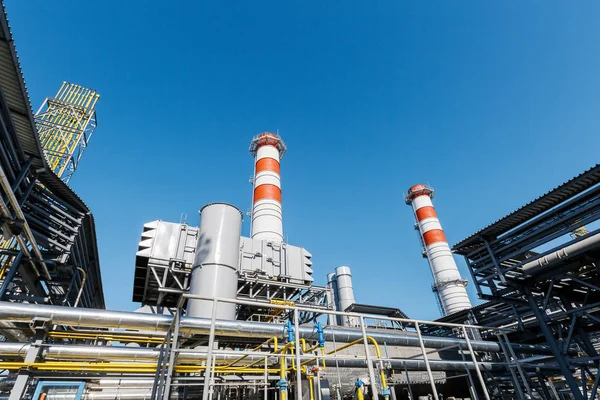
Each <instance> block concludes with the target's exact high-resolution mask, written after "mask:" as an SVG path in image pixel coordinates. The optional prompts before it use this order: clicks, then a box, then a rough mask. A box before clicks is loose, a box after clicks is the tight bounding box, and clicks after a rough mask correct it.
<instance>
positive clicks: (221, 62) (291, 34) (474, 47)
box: [6, 0, 600, 319]
mask: <svg viewBox="0 0 600 400" xmlns="http://www.w3.org/2000/svg"><path fill="white" fill-rule="evenodd" d="M225 4H226V5H225ZM6 5H7V11H8V16H9V20H10V22H11V25H12V28H13V32H14V37H15V41H16V45H17V50H18V52H19V56H20V60H21V63H22V67H23V72H24V74H25V79H26V82H27V87H28V89H29V93H30V96H31V100H32V103H33V105H34V108H36V109H37V107H38V105H39V104H40V103H41V102H42V100H43V98H44V97H45V96H47V95H52V94H54V93H55V92H56V90H57V89H58V87H59V86H60V84H61V83H62V81H63V80H66V81H71V82H74V83H78V84H80V85H83V86H87V87H92V88H95V89H97V90H98V91H99V92H100V94H101V99H100V102H99V105H98V119H99V126H98V129H97V131H96V136H95V137H94V138H93V139H92V142H91V145H90V147H89V149H88V150H87V153H86V154H85V156H84V159H83V161H82V163H81V166H80V169H79V170H78V171H77V172H76V174H75V176H74V178H73V179H72V181H71V183H72V186H73V188H74V189H75V190H76V191H77V193H78V194H79V195H80V196H81V197H82V198H83V199H84V200H85V202H86V203H87V204H88V205H89V206H90V208H91V209H92V211H93V213H94V216H95V218H96V224H97V230H98V241H99V246H100V258H101V265H102V274H103V278H104V288H105V292H106V293H105V294H106V298H107V305H108V307H109V308H112V309H134V308H136V305H135V304H133V303H132V302H131V291H132V289H131V284H132V280H133V268H134V259H135V252H136V249H137V243H138V241H139V238H140V233H141V230H142V225H143V224H144V223H145V222H148V221H152V220H155V219H164V220H169V221H179V219H180V215H181V214H182V213H187V214H188V216H189V217H188V221H189V222H190V223H192V224H197V223H198V214H197V210H198V209H199V208H200V207H202V206H203V205H204V204H206V203H208V202H214V201H226V202H230V203H233V204H235V205H237V206H238V207H240V208H241V209H242V210H244V211H245V210H246V209H248V208H249V206H250V201H251V187H250V184H249V183H248V177H249V176H250V175H251V174H252V168H253V167H252V158H251V156H250V155H249V154H248V152H247V148H248V145H249V142H250V138H251V137H252V136H253V135H254V134H256V133H259V132H261V131H265V130H275V129H279V130H280V133H281V135H282V136H283V137H284V139H285V140H286V142H287V144H288V149H289V151H288V153H287V154H286V156H285V157H284V159H283V163H282V180H283V203H284V229H285V233H286V235H287V237H288V239H289V242H290V243H292V244H294V245H299V246H304V247H306V248H307V249H308V250H309V251H310V252H311V253H312V254H313V256H314V270H315V278H316V281H317V283H319V284H324V283H325V275H326V273H327V272H330V271H331V270H333V268H334V267H336V266H337V265H342V264H347V265H350V266H351V267H352V271H353V274H354V285H355V290H356V297H357V300H358V301H360V302H364V303H372V304H381V305H386V306H394V307H399V308H401V309H403V310H404V311H405V312H406V313H407V314H408V315H409V316H411V317H418V318H431V319H432V318H436V317H438V311H437V306H436V304H435V301H434V297H433V294H432V293H431V289H430V286H431V276H430V272H429V267H428V265H427V262H426V261H425V260H424V259H422V258H421V255H420V248H419V245H418V242H417V237H416V234H415V232H414V231H413V216H412V212H411V210H410V208H409V207H408V206H406V205H405V204H404V200H403V194H404V192H405V191H406V189H407V188H408V187H409V186H411V185H413V184H415V183H421V182H428V183H430V184H431V185H432V186H434V187H435V189H436V199H435V200H434V202H435V206H436V207H437V210H438V215H439V216H440V219H441V222H442V225H443V226H444V228H445V230H446V236H447V237H448V239H449V241H450V243H451V244H453V243H456V242H457V241H459V240H461V239H463V238H464V237H466V236H468V235H470V234H471V233H473V232H475V231H476V230H478V229H479V228H481V227H483V226H485V225H487V224H488V223H491V222H493V221H494V220H496V219H498V218H499V217H501V216H503V215H505V214H506V213H508V212H510V211H512V210H513V209H515V208H517V207H519V206H520V205H521V204H524V203H525V202H527V201H529V200H531V199H533V198H534V197H536V196H537V195H540V194H542V193H544V192H546V191H547V190H549V189H551V188H552V187H554V186H556V185H558V184H560V183H561V182H563V181H565V180H567V179H569V178H571V177H572V176H574V175H576V174H578V173H580V172H581V171H583V170H584V169H587V168H589V167H590V166H592V165H593V164H595V163H597V162H598V160H599V157H598V151H599V150H598V149H599V147H600V135H599V134H598V126H599V122H600V112H599V111H600V74H599V71H600V26H599V25H598V16H599V15H600V14H599V11H600V3H598V2H592V1H589V2H552V1H550V2H547V1H531V2H516V1H515V2H500V1H493V2H492V1H484V2H481V1H444V2H437V1H427V2H422V1H410V2H405V1H398V0H390V1H362V2H357V1H252V2H250V1H246V2H227V3H223V2H203V1H200V2H188V3H187V4H184V3H183V2H179V1H167V2H165V1H162V2H141V1H119V2H113V1H102V2H88V1H80V2H62V3H61V2H58V3H57V2H48V1H33V2H23V1H17V0H6ZM248 227H249V224H248V221H247V218H246V221H245V222H244V234H248ZM457 261H458V264H459V267H460V268H461V271H462V273H463V274H464V275H465V276H467V275H468V271H467V270H466V266H465V265H464V263H463V261H462V260H460V259H459V260H457ZM470 289H471V290H470V292H471V295H472V298H473V300H475V294H474V293H473V288H472V287H471V286H470Z"/></svg>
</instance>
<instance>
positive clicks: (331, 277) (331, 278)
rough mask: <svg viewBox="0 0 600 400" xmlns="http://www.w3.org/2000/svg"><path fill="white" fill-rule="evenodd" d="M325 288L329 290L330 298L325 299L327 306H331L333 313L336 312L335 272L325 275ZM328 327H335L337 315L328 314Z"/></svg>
mask: <svg viewBox="0 0 600 400" xmlns="http://www.w3.org/2000/svg"><path fill="white" fill-rule="evenodd" d="M327 287H328V288H329V293H330V298H329V299H327V300H328V301H327V302H328V304H329V305H332V306H333V310H334V311H338V304H337V281H336V279H335V272H332V273H330V274H327ZM327 321H328V323H329V325H337V315H333V314H329V315H328V316H327Z"/></svg>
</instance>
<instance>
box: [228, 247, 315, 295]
mask: <svg viewBox="0 0 600 400" xmlns="http://www.w3.org/2000/svg"><path fill="white" fill-rule="evenodd" d="M241 240H242V241H241V247H242V260H241V264H240V273H242V274H251V275H255V274H256V275H263V276H265V277H269V278H272V277H276V278H281V279H284V280H286V281H288V282H292V283H299V284H311V283H312V282H313V281H314V279H313V277H312V273H313V270H312V268H311V265H312V261H311V260H310V259H311V257H312V255H311V254H310V253H309V252H308V251H307V250H306V249H304V248H302V247H296V246H292V245H290V244H287V243H282V242H271V241H266V240H257V239H252V238H247V237H242V238H241Z"/></svg>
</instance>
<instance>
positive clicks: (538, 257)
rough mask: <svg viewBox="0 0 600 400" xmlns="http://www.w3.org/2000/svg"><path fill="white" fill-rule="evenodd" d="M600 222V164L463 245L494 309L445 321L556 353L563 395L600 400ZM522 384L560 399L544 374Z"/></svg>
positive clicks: (477, 281)
mask: <svg viewBox="0 0 600 400" xmlns="http://www.w3.org/2000/svg"><path fill="white" fill-rule="evenodd" d="M598 220H600V165H596V166H595V167H593V168H591V169H589V170H588V171H586V172H584V173H582V174H581V175H579V176H577V177H575V178H573V179H572V180H570V181H568V182H566V183H564V184H563V185H561V186H559V187H557V188H556V189H554V190H552V191H550V192H548V193H547V194H545V195H543V196H541V197H539V198H538V199H536V200H534V201H532V202H530V203H528V204H526V205H525V206H523V207H521V208H520V209H518V210H516V211H515V212H513V213H511V214H509V215H507V216H506V217H504V218H502V219H500V220H498V221H497V222H495V223H494V224H492V225H490V226H488V227H486V228H484V229H482V230H480V231H479V232H477V233H475V234H473V235H472V236H470V237H468V238H467V239H465V240H463V241H461V242H459V243H458V244H456V245H455V246H454V248H453V250H454V251H455V252H456V253H457V254H461V255H463V256H464V258H465V260H466V263H467V265H468V267H469V270H470V272H471V276H472V278H473V282H474V284H475V287H476V289H477V292H478V294H479V297H480V298H482V299H486V300H489V302H488V303H486V304H483V305H481V306H477V307H475V308H473V309H471V310H466V311H465V312H463V313H462V314H460V315H452V316H450V317H449V318H445V319H444V321H447V322H451V321H457V320H462V321H464V320H465V319H466V318H467V317H468V319H469V320H471V321H475V322H476V323H478V324H488V325H491V326H496V327H514V328H517V330H516V331H514V332H513V333H511V334H509V335H508V336H507V337H506V340H507V341H508V340H509V337H510V340H511V341H512V342H520V343H531V344H546V345H548V346H550V348H551V349H552V355H553V360H551V361H552V362H554V363H556V365H558V366H559V367H560V375H557V376H553V377H552V378H553V379H558V381H557V382H558V385H559V387H558V392H559V393H561V394H565V395H566V394H569V395H570V396H572V398H574V399H576V400H583V399H594V398H596V393H597V390H598V386H599V383H600V373H599V371H600V355H599V354H600V351H599V350H600V340H599V339H600V272H599V270H598V265H599V264H598V263H599V262H600V230H598V229H596V230H593V231H589V232H588V230H587V229H585V228H583V227H584V225H588V224H590V225H591V226H593V224H594V223H595V222H597V221H598ZM574 231H576V232H578V234H576V235H574V234H573V232H574ZM513 362H514V363H515V365H519V363H520V362H522V360H521V359H519V358H516V357H515V358H514V359H513ZM520 378H521V379H518V380H516V382H517V385H519V386H521V388H522V389H523V390H530V389H533V390H538V389H539V390H540V391H541V393H542V394H543V398H552V397H550V395H549V394H547V393H545V392H548V388H551V387H550V385H548V387H547V385H546V383H548V382H549V380H548V378H549V377H548V376H547V375H545V374H544V373H543V372H539V373H538V374H536V376H532V377H530V376H526V375H524V376H521V377H520ZM550 383H551V382H550ZM500 385H502V384H501V383H500ZM508 386H510V387H511V388H512V387H514V386H515V385H514V383H512V382H511V383H510V384H509V385H508Z"/></svg>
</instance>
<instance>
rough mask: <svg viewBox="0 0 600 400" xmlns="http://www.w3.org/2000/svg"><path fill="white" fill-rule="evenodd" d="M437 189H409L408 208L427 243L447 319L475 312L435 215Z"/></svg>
mask: <svg viewBox="0 0 600 400" xmlns="http://www.w3.org/2000/svg"><path fill="white" fill-rule="evenodd" d="M432 198H433V189H431V188H430V187H428V186H425V185H414V186H413V187H411V188H410V189H408V193H407V195H406V204H409V205H412V207H413V210H414V212H415V217H416V219H417V223H418V225H419V231H420V232H421V237H422V239H423V244H424V246H425V251H426V253H427V258H428V260H429V265H430V266H431V272H432V274H433V280H434V285H433V287H434V289H435V291H437V293H438V296H439V299H440V303H441V305H442V308H443V311H444V315H449V314H452V313H455V312H457V311H460V310H464V309H466V308H471V307H472V306H471V301H470V300H469V296H468V295H467V289H466V286H467V281H466V280H464V279H463V278H462V277H461V276H460V273H459V272H458V267H457V266H456V262H455V261H454V257H453V256H452V251H451V250H450V246H449V245H448V242H447V241H446V236H445V235H444V231H443V230H442V225H441V224H440V220H439V219H438V217H437V214H436V213H435V209H434V208H433V203H432V202H431V199H432Z"/></svg>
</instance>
